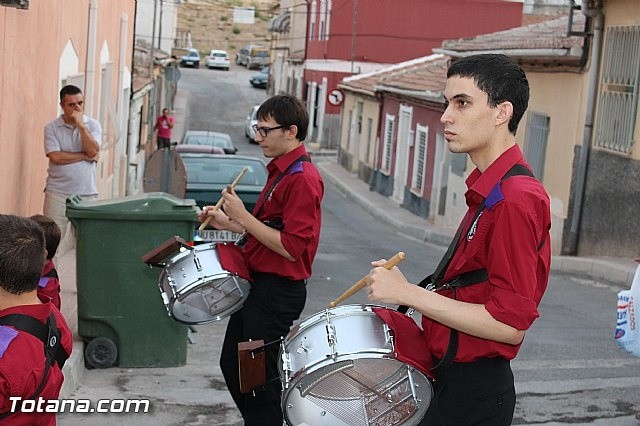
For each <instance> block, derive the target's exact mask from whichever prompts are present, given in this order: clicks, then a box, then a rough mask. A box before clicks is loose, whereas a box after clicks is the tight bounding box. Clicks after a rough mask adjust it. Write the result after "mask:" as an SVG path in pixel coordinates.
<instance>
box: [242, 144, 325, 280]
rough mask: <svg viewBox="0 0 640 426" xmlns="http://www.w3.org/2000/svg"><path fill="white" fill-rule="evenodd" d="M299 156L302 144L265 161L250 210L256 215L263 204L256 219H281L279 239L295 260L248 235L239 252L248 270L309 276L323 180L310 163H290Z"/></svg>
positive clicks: (293, 277) (317, 237)
mask: <svg viewBox="0 0 640 426" xmlns="http://www.w3.org/2000/svg"><path fill="white" fill-rule="evenodd" d="M302 155H308V154H307V150H306V148H305V147H304V145H300V146H299V147H298V148H296V149H294V150H293V151H291V152H289V153H287V154H285V155H283V156H282V157H278V158H274V159H273V160H271V161H270V162H269V164H267V170H268V172H269V177H268V179H267V184H266V185H265V189H264V190H263V191H262V193H261V194H260V197H258V201H257V203H256V207H255V208H254V210H253V214H254V215H257V214H258V212H259V211H260V208H261V206H262V205H264V207H262V211H261V212H260V215H259V216H258V217H257V218H258V220H260V221H265V220H273V219H275V218H282V223H283V225H284V228H283V229H282V230H281V231H280V241H281V242H282V245H283V246H284V248H285V249H286V250H287V252H289V254H291V256H293V257H294V258H295V261H293V262H291V261H289V260H287V259H285V258H284V257H282V256H280V255H279V254H277V253H275V252H274V251H272V250H270V249H268V248H267V247H265V246H264V245H262V243H260V242H259V241H258V240H256V239H255V238H253V237H252V236H251V235H249V237H248V239H247V242H246V244H245V245H244V248H243V253H244V257H245V260H246V261H247V265H248V267H249V270H250V271H252V272H262V273H273V274H277V275H280V276H282V277H286V278H289V279H291V280H303V279H307V278H309V277H310V276H311V264H312V263H313V258H314V257H315V255H316V251H317V250H318V241H319V240H320V221H321V209H320V203H321V201H322V196H323V194H324V183H323V181H322V177H321V176H320V173H319V172H318V170H317V169H316V167H315V166H314V165H313V164H312V163H311V162H308V161H306V162H298V163H296V164H293V163H294V162H296V160H298V159H299V158H300V157H301V156H302ZM292 164H293V166H292V167H291V168H290V169H289V170H288V171H287V173H286V174H285V175H284V176H283V178H282V179H281V180H280V182H278V184H277V185H276V186H275V188H274V189H273V191H272V192H271V193H270V194H266V192H267V191H268V190H269V188H270V187H271V185H272V183H273V182H274V180H275V179H276V178H277V177H278V176H279V175H281V174H282V173H284V172H285V171H286V170H287V168H289V166H291V165H292Z"/></svg>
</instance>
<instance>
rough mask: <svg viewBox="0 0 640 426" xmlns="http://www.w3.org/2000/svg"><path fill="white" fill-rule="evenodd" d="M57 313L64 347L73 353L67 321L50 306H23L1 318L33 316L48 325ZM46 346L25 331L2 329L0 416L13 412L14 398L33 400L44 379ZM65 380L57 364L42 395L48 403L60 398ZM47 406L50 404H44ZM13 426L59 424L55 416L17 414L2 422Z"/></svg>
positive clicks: (50, 371)
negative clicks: (10, 398) (32, 397)
mask: <svg viewBox="0 0 640 426" xmlns="http://www.w3.org/2000/svg"><path fill="white" fill-rule="evenodd" d="M51 312H53V313H54V315H55V318H56V325H57V326H58V329H60V330H61V332H62V334H61V336H60V344H61V345H62V347H63V349H64V350H65V352H66V353H67V354H71V349H72V347H73V338H72V336H71V331H70V330H69V327H68V326H67V323H66V321H65V320H64V318H63V317H62V314H60V311H58V309H56V308H55V307H54V306H53V305H52V304H50V303H43V304H38V305H22V306H14V307H12V308H7V309H3V310H2V311H0V317H2V316H5V315H9V314H25V315H29V316H31V317H33V318H36V319H37V320H40V321H41V322H42V323H46V321H47V319H49V314H50V313H51ZM44 370H45V355H44V344H43V343H42V341H41V340H39V339H38V338H37V337H35V336H32V335H31V334H29V333H27V332H25V331H16V330H15V329H14V328H13V327H11V326H6V325H4V326H0V413H6V412H8V411H9V410H10V409H11V405H12V401H10V400H9V397H10V396H19V397H21V398H22V399H27V398H30V397H31V396H32V395H33V394H34V392H35V391H36V389H37V388H38V385H39V384H40V381H41V380H42V378H43V376H44ZM63 380H64V377H63V375H62V371H61V370H60V367H59V366H58V364H57V363H54V364H53V365H52V366H51V367H50V368H49V375H48V376H47V380H46V382H45V385H44V387H43V389H42V392H40V396H41V397H42V398H43V399H45V400H54V399H57V398H58V395H59V393H60V388H61V387H62V382H63ZM44 406H45V407H46V403H45V404H44ZM0 424H7V425H11V426H32V425H46V426H54V425H55V424H56V415H55V413H37V412H33V413H29V412H27V413H22V412H16V413H14V414H11V415H10V416H8V417H7V418H5V419H3V420H1V421H0Z"/></svg>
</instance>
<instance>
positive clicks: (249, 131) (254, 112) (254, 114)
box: [244, 105, 260, 143]
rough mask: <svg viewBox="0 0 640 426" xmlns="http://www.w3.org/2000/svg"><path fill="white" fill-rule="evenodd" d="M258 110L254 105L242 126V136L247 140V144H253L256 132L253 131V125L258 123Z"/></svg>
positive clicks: (257, 106) (258, 106)
mask: <svg viewBox="0 0 640 426" xmlns="http://www.w3.org/2000/svg"><path fill="white" fill-rule="evenodd" d="M258 108H260V105H254V106H252V107H251V111H249V115H247V121H246V122H245V124H244V135H245V136H246V137H248V138H249V142H252V143H255V141H256V131H255V130H253V125H254V124H257V123H258Z"/></svg>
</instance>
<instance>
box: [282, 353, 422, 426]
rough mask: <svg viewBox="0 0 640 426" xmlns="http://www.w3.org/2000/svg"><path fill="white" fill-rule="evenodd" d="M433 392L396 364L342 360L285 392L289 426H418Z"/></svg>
mask: <svg viewBox="0 0 640 426" xmlns="http://www.w3.org/2000/svg"><path fill="white" fill-rule="evenodd" d="M432 396H433V390H432V387H431V382H430V381H429V379H428V378H427V377H426V376H425V375H424V374H422V373H421V372H420V371H418V370H416V369H414V368H413V367H411V366H409V365H407V364H404V363H402V362H400V361H397V360H394V359H354V360H347V361H340V362H337V363H334V364H331V365H329V366H326V367H324V368H321V369H319V370H316V371H314V372H312V373H310V374H308V375H306V376H305V377H303V378H301V379H300V380H299V381H298V382H297V384H296V385H295V387H291V388H289V389H287V390H285V393H284V394H283V401H282V410H283V412H284V415H285V418H286V419H287V422H288V424H294V425H297V424H302V423H306V424H331V425H345V426H358V425H362V426H369V425H380V426H383V425H384V426H388V425H415V424H418V423H419V422H420V420H422V417H423V416H424V414H425V413H426V411H427V408H428V407H429V402H430V401H431V397H432Z"/></svg>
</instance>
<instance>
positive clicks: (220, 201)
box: [198, 167, 249, 231]
mask: <svg viewBox="0 0 640 426" xmlns="http://www.w3.org/2000/svg"><path fill="white" fill-rule="evenodd" d="M248 170H249V168H248V167H245V168H243V169H242V171H241V172H240V174H239V175H238V177H236V178H235V179H234V180H233V182H231V185H229V186H228V187H227V191H228V190H229V189H230V188H235V187H236V185H238V182H240V179H242V176H244V174H245V173H247V171H248ZM222 204H224V197H220V199H219V200H218V202H217V203H216V205H215V206H213V210H214V211H215V210H219V209H220V207H222ZM212 217H213V216H207V218H206V219H205V221H204V222H202V224H200V226H199V227H198V230H199V231H202V230H203V229H204V228H206V227H207V225H208V224H209V222H211V218H212Z"/></svg>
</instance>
